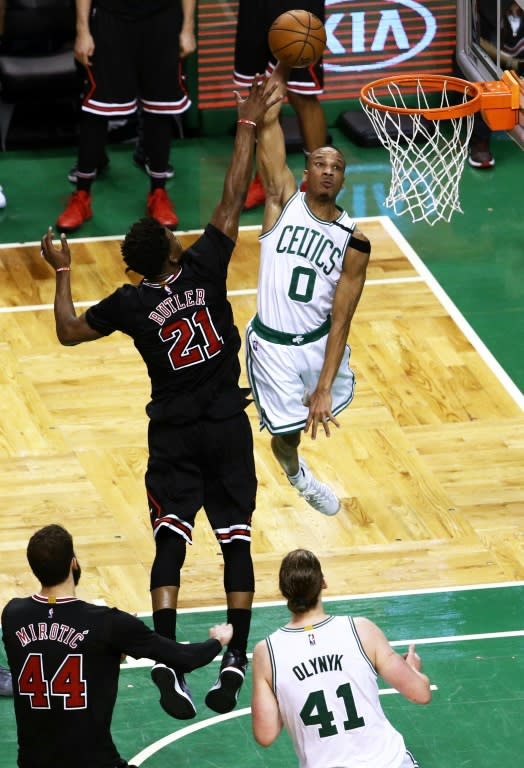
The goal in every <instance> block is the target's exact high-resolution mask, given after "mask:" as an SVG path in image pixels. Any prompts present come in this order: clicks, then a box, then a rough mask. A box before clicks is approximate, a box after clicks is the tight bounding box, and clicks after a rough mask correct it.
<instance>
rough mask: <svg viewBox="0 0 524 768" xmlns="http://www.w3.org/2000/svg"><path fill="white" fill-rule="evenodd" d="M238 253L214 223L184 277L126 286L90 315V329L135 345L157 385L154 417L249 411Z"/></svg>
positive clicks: (186, 257)
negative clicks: (232, 292)
mask: <svg viewBox="0 0 524 768" xmlns="http://www.w3.org/2000/svg"><path fill="white" fill-rule="evenodd" d="M233 248H234V243H233V241H232V240H230V239H229V238H228V237H227V236H226V235H224V234H223V233H222V232H220V230H218V229H217V228H216V227H214V226H213V225H212V224H208V226H207V227H206V229H205V231H204V233H203V235H202V236H201V237H200V238H198V240H197V241H196V242H195V243H194V244H193V245H192V246H191V247H190V248H188V249H187V250H185V251H184V253H183V256H182V262H181V265H182V268H181V270H180V272H179V273H178V275H176V276H173V277H172V278H170V279H169V280H168V281H167V282H166V283H165V284H159V283H154V282H152V281H150V280H148V279H144V280H142V282H141V283H140V284H139V285H137V286H133V285H123V286H122V287H120V288H118V289H117V290H116V291H115V292H114V293H112V294H111V295H110V296H108V297H107V298H106V299H104V300H102V301H101V302H99V303H98V304H96V305H95V306H93V307H91V308H90V309H88V310H87V313H86V319H87V322H88V323H89V325H90V326H91V327H92V328H94V329H95V330H96V331H98V332H99V333H101V334H103V335H108V334H110V333H112V332H113V331H117V330H118V331H122V332H123V333H126V334H128V335H129V336H131V337H132V338H133V340H134V343H135V347H136V348H137V350H138V351H139V353H140V355H141V356H142V358H143V360H144V362H145V363H146V366H147V370H148V373H149V377H150V379H151V398H152V403H150V405H149V407H148V414H149V416H150V417H151V418H158V419H159V420H160V419H161V420H166V421H172V422H175V423H176V422H179V421H191V420H194V419H196V418H199V417H200V416H201V415H208V416H210V417H211V418H221V417H223V416H229V415H232V413H235V412H238V411H239V410H241V409H242V408H243V407H245V402H244V401H243V398H242V396H241V395H240V390H239V387H238V379H239V375H240V363H239V360H238V352H239V349H240V335H239V333H238V329H237V328H236V326H235V325H234V321H233V312H232V309H231V305H230V304H229V301H228V300H227V289H226V278H227V268H228V265H229V261H230V258H231V253H232V251H233ZM223 410H225V411H227V412H225V413H221V411H223Z"/></svg>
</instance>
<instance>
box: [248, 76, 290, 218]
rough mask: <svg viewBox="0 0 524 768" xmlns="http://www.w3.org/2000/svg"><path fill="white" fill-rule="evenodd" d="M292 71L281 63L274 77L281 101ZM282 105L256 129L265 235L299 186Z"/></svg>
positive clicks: (266, 115)
mask: <svg viewBox="0 0 524 768" xmlns="http://www.w3.org/2000/svg"><path fill="white" fill-rule="evenodd" d="M288 76H289V69H288V68H286V67H284V65H283V64H281V63H278V64H277V66H276V68H275V70H274V72H273V73H272V75H271V77H270V78H269V81H268V82H270V83H274V84H275V85H276V86H277V88H278V92H279V93H281V94H282V98H283V97H284V95H285V93H286V82H287V78H288ZM280 107H281V102H279V103H278V104H276V105H275V106H274V107H272V109H268V111H267V112H266V114H265V116H264V120H263V122H262V123H261V125H260V126H259V128H258V130H257V169H258V172H259V174H260V177H261V179H262V184H263V185H264V191H265V193H266V202H265V207H264V220H263V223H262V232H268V231H269V230H270V229H271V227H272V226H273V224H274V223H275V221H276V220H277V219H278V217H279V216H280V214H281V212H282V209H283V207H284V205H285V204H286V203H287V201H288V200H289V198H290V197H291V195H293V194H294V193H295V192H296V189H297V185H296V181H295V177H294V176H293V173H292V172H291V170H290V169H289V167H288V165H287V160H286V142H285V138H284V132H283V130H282V126H281V125H280V120H279V117H280Z"/></svg>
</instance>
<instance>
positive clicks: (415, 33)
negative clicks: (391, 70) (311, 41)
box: [324, 0, 437, 72]
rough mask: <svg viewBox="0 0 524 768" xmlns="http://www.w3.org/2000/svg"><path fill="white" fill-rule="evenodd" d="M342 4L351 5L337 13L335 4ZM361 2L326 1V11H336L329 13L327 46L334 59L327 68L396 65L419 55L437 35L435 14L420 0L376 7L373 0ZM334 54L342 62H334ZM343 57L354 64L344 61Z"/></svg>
mask: <svg viewBox="0 0 524 768" xmlns="http://www.w3.org/2000/svg"><path fill="white" fill-rule="evenodd" d="M342 4H344V5H346V6H350V8H346V9H342V12H338V13H337V12H336V8H335V6H337V5H342ZM360 5H361V7H360V9H359V8H358V6H359V3H358V0H357V1H356V2H355V0H325V7H326V11H327V9H328V8H332V9H333V10H334V12H333V13H331V14H329V15H328V14H327V13H326V24H325V27H326V35H327V48H328V49H329V53H330V54H331V56H330V59H331V60H330V61H324V69H325V70H326V71H331V72H363V71H365V70H372V69H385V68H386V67H394V66H396V65H397V64H400V62H401V61H406V60H407V59H412V58H414V57H415V56H417V54H419V53H420V52H421V51H423V50H424V49H425V48H427V47H428V45H430V43H431V41H432V40H433V38H434V37H435V32H436V30H437V23H436V20H435V18H434V16H433V15H432V14H431V12H430V11H429V10H428V9H427V8H426V7H425V6H424V5H423V4H422V3H418V2H416V0H382V2H377V3H376V7H374V8H371V7H370V3H369V2H367V3H361V4H360ZM332 57H333V58H337V57H339V58H340V59H341V61H340V63H338V64H334V63H332ZM343 57H345V58H347V59H348V60H349V61H351V62H352V63H351V64H349V63H348V64H346V63H342V58H343ZM359 58H360V63H359ZM370 58H372V59H373V61H371V62H370V61H369V59H370Z"/></svg>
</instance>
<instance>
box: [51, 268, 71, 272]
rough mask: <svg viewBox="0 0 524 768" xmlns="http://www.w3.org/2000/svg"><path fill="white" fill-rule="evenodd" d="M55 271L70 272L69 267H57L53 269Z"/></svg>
mask: <svg viewBox="0 0 524 768" xmlns="http://www.w3.org/2000/svg"><path fill="white" fill-rule="evenodd" d="M55 271H56V272H71V267H58V269H56V270H55Z"/></svg>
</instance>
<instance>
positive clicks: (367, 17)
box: [198, 0, 456, 109]
mask: <svg viewBox="0 0 524 768" xmlns="http://www.w3.org/2000/svg"><path fill="white" fill-rule="evenodd" d="M237 5H238V4H237V2H219V0H216V1H213V0H208V1H207V2H205V1H202V0H200V2H199V3H198V25H199V32H198V103H199V108H200V109H213V108H217V107H232V106H233V105H234V100H233V97H232V88H233V86H232V75H231V73H232V70H233V56H234V44H235V30H236V15H237ZM297 8H300V0H297ZM325 8H326V34H327V47H326V52H325V54H324V71H325V82H324V88H325V93H324V95H323V96H322V100H323V101H335V100H341V99H343V100H347V99H356V98H358V96H359V93H360V88H361V86H362V85H363V84H364V83H367V82H369V81H371V80H376V79H377V78H379V77H384V76H386V75H389V74H393V73H397V74H398V73H408V72H410V73H413V72H425V73H429V72H431V73H433V74H441V75H443V74H450V73H451V72H452V69H453V64H452V59H453V53H454V49H455V15H456V5H455V2H453V1H452V0H448V2H445V0H326V2H325Z"/></svg>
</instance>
